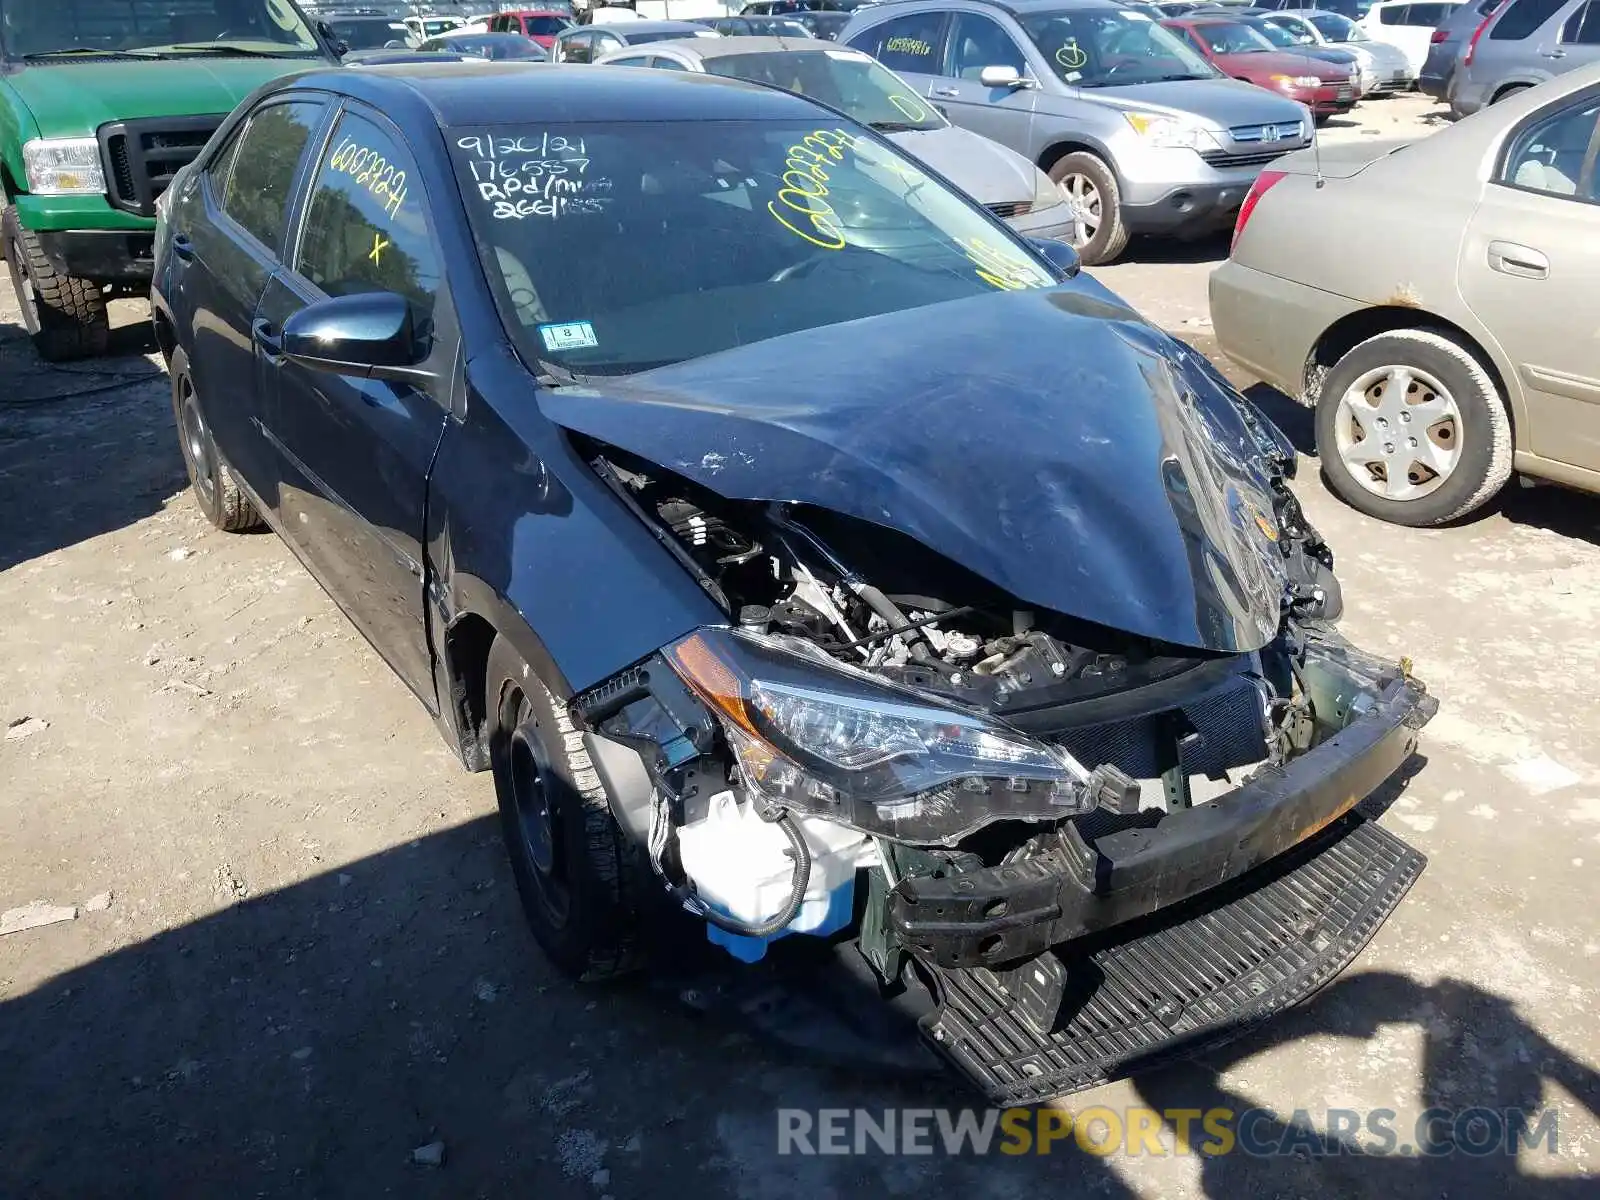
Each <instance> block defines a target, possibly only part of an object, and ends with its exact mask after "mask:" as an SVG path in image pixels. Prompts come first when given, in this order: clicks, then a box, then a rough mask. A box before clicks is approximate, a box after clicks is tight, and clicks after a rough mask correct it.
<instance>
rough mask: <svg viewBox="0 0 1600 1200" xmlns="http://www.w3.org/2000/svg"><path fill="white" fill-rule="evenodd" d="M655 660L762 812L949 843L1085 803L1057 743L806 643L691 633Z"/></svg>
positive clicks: (1084, 779)
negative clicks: (713, 733)
mask: <svg viewBox="0 0 1600 1200" xmlns="http://www.w3.org/2000/svg"><path fill="white" fill-rule="evenodd" d="M665 655H666V659H667V661H668V662H669V663H671V664H672V667H673V669H674V670H675V671H676V672H677V673H678V675H679V676H681V677H682V678H683V680H684V682H685V683H687V684H688V685H689V687H690V688H691V689H692V690H693V691H694V692H695V693H696V694H697V695H699V697H700V698H701V699H702V700H704V701H705V702H706V704H707V705H708V706H709V707H710V708H711V710H712V711H713V712H714V713H715V714H716V715H717V718H718V720H719V721H720V723H721V725H722V730H723V733H724V735H725V736H726V738H727V741H728V745H729V747H730V748H731V749H732V751H733V754H734V756H735V758H736V759H737V761H738V765H739V770H740V774H741V776H742V777H743V780H744V783H745V786H746V787H747V788H749V790H750V791H751V793H752V794H753V796H754V797H755V798H756V799H757V800H758V801H760V802H762V803H763V804H764V805H765V806H766V807H769V808H787V809H791V810H793V811H796V812H800V813H804V814H808V815H813V816H819V817H825V818H828V819H830V820H835V821H839V822H841V823H842V824H846V825H850V826H852V827H854V828H856V829H860V830H862V831H864V832H867V833H876V834H882V835H884V836H886V837H892V838H904V839H906V840H911V841H926V842H953V841H956V840H957V839H959V838H961V837H963V836H965V835H966V834H968V833H970V832H971V831H973V830H974V829H977V828H978V827H980V826H982V825H986V824H988V823H989V822H991V821H995V820H1000V819H1012V820H1043V821H1055V820H1060V819H1061V818H1062V817H1067V816H1072V815H1074V814H1077V813H1081V812H1086V811H1088V810H1089V809H1090V808H1092V807H1094V805H1095V799H1094V796H1093V794H1092V791H1093V790H1092V788H1091V787H1090V786H1089V774H1088V772H1086V771H1085V770H1084V769H1083V767H1082V766H1080V765H1079V764H1078V762H1077V761H1076V760H1075V759H1073V757H1072V756H1071V755H1070V754H1068V753H1067V752H1066V751H1065V750H1063V749H1061V748H1060V747H1058V746H1052V745H1049V744H1048V743H1045V742H1042V741H1039V740H1038V739H1037V738H1032V737H1029V736H1028V735H1027V734H1024V733H1020V732H1018V731H1017V730H1015V729H1011V728H1010V727H1008V726H1006V725H1004V724H1001V723H1000V722H998V721H996V720H994V719H993V718H991V717H988V716H986V715H984V714H983V713H980V712H975V711H972V710H969V709H963V708H957V707H954V706H951V705H948V704H945V703H943V702H941V701H937V700H931V699H929V698H928V697H925V696H923V695H921V694H919V693H917V692H914V691H910V690H907V689H903V688H898V687H895V686H893V685H891V684H888V683H885V682H883V681H882V680H879V679H877V678H875V677H874V676H872V675H869V674H867V673H866V672H864V671H858V670H854V669H852V668H850V667H847V666H844V665H842V664H839V663H836V662H835V661H833V660H832V659H830V658H827V657H826V656H825V655H823V654H821V652H820V651H815V650H814V648H812V647H810V646H809V645H808V644H807V643H804V642H801V641H797V640H795V639H785V638H774V637H765V636H761V635H756V634H750V633H745V632H742V631H734V630H727V629H702V630H699V631H698V632H696V633H693V634H690V635H689V636H688V637H686V638H684V639H683V640H681V641H679V642H676V643H674V644H673V645H672V646H670V647H668V648H667V650H666V651H665Z"/></svg>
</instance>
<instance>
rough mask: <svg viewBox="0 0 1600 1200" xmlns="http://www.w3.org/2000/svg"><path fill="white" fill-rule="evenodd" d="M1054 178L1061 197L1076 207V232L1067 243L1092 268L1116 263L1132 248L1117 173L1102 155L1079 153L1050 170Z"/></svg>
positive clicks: (1062, 159) (1056, 164)
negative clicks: (1116, 260) (1070, 244)
mask: <svg viewBox="0 0 1600 1200" xmlns="http://www.w3.org/2000/svg"><path fill="white" fill-rule="evenodd" d="M1050 178H1051V179H1052V180H1053V181H1054V182H1055V185H1056V187H1057V189H1058V190H1059V191H1060V192H1061V198H1062V199H1063V200H1065V201H1066V202H1067V203H1068V204H1071V205H1073V206H1074V210H1075V211H1074V216H1075V217H1076V218H1077V219H1075V221H1074V233H1073V235H1071V236H1069V237H1068V239H1067V240H1068V241H1069V242H1071V243H1072V246H1073V248H1074V249H1076V250H1077V252H1078V258H1079V260H1080V261H1081V262H1082V263H1083V264H1084V265H1085V266H1088V267H1094V266H1100V265H1102V264H1104V263H1108V262H1112V261H1114V260H1115V259H1116V257H1117V256H1118V255H1119V254H1121V253H1122V252H1123V251H1124V250H1125V249H1127V247H1128V225H1127V222H1126V221H1125V220H1124V219H1123V216H1122V190H1121V189H1120V188H1119V187H1118V186H1117V176H1116V172H1114V171H1113V170H1112V169H1111V168H1110V167H1109V166H1107V165H1106V163H1105V160H1104V159H1102V158H1100V157H1099V155H1096V154H1091V153H1089V152H1088V151H1087V150H1077V151H1074V152H1073V153H1071V154H1067V155H1063V156H1062V157H1061V159H1059V160H1058V161H1057V162H1056V163H1055V165H1053V166H1052V167H1051V168H1050ZM1079 209H1081V210H1082V212H1081V214H1080V213H1079V212H1078V211H1077V210H1079ZM1091 222H1092V227H1091ZM1080 231H1081V232H1080ZM1080 238H1081V239H1082V240H1080Z"/></svg>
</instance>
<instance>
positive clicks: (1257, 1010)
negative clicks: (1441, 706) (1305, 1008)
mask: <svg viewBox="0 0 1600 1200" xmlns="http://www.w3.org/2000/svg"><path fill="white" fill-rule="evenodd" d="M1426 862H1427V860H1426V859H1425V858H1424V856H1423V855H1422V854H1421V853H1419V852H1418V851H1416V850H1413V849H1412V848H1411V847H1410V846H1407V845H1406V844H1405V843H1404V842H1402V841H1401V840H1400V839H1399V838H1397V837H1395V836H1394V835H1393V834H1391V833H1389V832H1388V831H1387V830H1384V829H1382V828H1381V827H1379V826H1378V825H1375V824H1372V823H1371V822H1368V821H1365V820H1360V819H1355V820H1352V821H1351V822H1350V823H1349V824H1341V825H1340V826H1337V827H1335V828H1333V829H1330V830H1328V831H1326V832H1325V833H1324V834H1321V835H1319V836H1318V837H1316V838H1315V839H1312V841H1310V842H1308V843H1306V844H1305V845H1303V846H1301V847H1299V848H1298V849H1297V850H1295V851H1294V852H1292V853H1290V854H1287V855H1284V856H1283V857H1281V858H1280V859H1277V860H1275V861H1274V862H1272V863H1270V864H1268V865H1267V866H1266V867H1264V868H1261V869H1260V870H1258V871H1256V872H1252V873H1251V874H1250V875H1249V876H1246V877H1245V878H1242V879H1240V880H1238V881H1236V883H1235V884H1233V885H1231V886H1229V887H1227V888H1223V889H1218V890H1217V891H1216V892H1212V893H1208V894H1207V895H1205V896H1202V897H1200V898H1199V899H1197V900H1195V901H1191V902H1189V903H1187V904H1184V905H1181V906H1178V907H1175V908H1173V909H1170V910H1166V911H1164V912H1162V913H1161V914H1158V915H1157V916H1156V917H1152V918H1149V919H1148V920H1145V921H1141V922H1137V923H1135V924H1131V925H1128V926H1126V927H1123V928H1121V929H1118V930H1115V931H1113V933H1114V934H1126V937H1125V938H1123V939H1121V940H1117V941H1115V942H1111V943H1109V944H1104V945H1102V946H1100V948H1098V949H1093V950H1089V951H1087V952H1086V953H1081V954H1077V955H1073V956H1067V955H1063V958H1064V960H1065V963H1066V971H1067V985H1066V995H1065V999H1064V1000H1063V1003H1062V1007H1061V1011H1060V1012H1059V1013H1058V1014H1057V1016H1056V1020H1055V1022H1054V1025H1053V1028H1052V1029H1051V1031H1050V1032H1048V1033H1040V1032H1039V1031H1038V1030H1037V1028H1035V1027H1034V1026H1033V1025H1031V1024H1030V1023H1029V1022H1028V1021H1027V1020H1025V1019H1023V1016H1022V1014H1021V1013H1018V1012H1016V1011H1014V1010H1013V1001H1012V1000H1011V999H1010V998H1009V997H1007V996H1006V995H1005V994H1004V993H1003V992H1001V991H1000V990H999V989H998V988H997V987H996V982H997V977H996V976H995V975H993V974H991V973H990V972H988V971H985V970H948V969H945V968H941V967H925V969H926V970H927V971H928V972H929V974H930V975H931V978H932V981H933V984H934V987H935V989H936V991H937V993H938V999H939V1004H938V1007H937V1008H936V1009H935V1010H934V1011H933V1012H931V1013H929V1014H928V1015H927V1016H925V1017H924V1018H922V1020H921V1022H920V1025H921V1030H922V1033H923V1036H924V1037H925V1038H926V1039H927V1040H928V1041H929V1043H930V1044H931V1045H932V1047H933V1049H934V1050H935V1051H936V1052H938V1053H939V1054H940V1055H942V1056H943V1057H944V1058H945V1059H946V1060H947V1061H948V1062H949V1063H951V1064H952V1065H953V1066H954V1067H955V1068H956V1070H957V1071H958V1072H959V1073H960V1074H961V1075H962V1076H964V1077H965V1078H966V1079H967V1080H968V1081H969V1082H970V1083H971V1084H973V1085H974V1086H975V1087H977V1088H978V1089H979V1090H981V1091H982V1092H983V1093H984V1094H985V1095H986V1096H987V1097H988V1099H989V1101H990V1103H992V1104H995V1105H997V1106H1011V1105H1023V1104H1038V1103H1042V1102H1044V1101H1046V1100H1051V1099H1054V1098H1056V1097H1058V1096H1064V1095H1068V1094H1070V1093H1072V1092H1077V1091H1082V1090H1083V1089H1085V1088H1089V1087H1094V1086H1096V1085H1097V1084H1101V1083H1105V1082H1108V1081H1110V1080H1112V1079H1120V1078H1123V1077H1125V1076H1128V1075H1132V1074H1135V1073H1138V1072H1142V1071H1148V1070H1152V1069H1155V1068H1157V1067H1160V1066H1165V1065H1167V1064H1169V1063H1171V1062H1174V1061H1176V1060H1181V1059H1183V1058H1187V1057H1190V1056H1192V1055H1194V1054H1197V1053H1199V1052H1201V1051H1203V1050H1206V1049H1208V1048H1210V1047H1212V1046H1216V1045H1220V1044H1222V1043H1223V1042H1226V1041H1229V1040H1231V1039H1232V1038H1234V1037H1237V1036H1239V1035H1240V1034H1242V1033H1245V1032H1247V1031H1248V1030H1249V1029H1250V1028H1251V1026H1253V1025H1255V1024H1258V1023H1259V1022H1261V1021H1263V1020H1265V1019H1266V1018H1268V1017H1270V1016H1272V1015H1273V1014H1274V1013H1277V1012H1279V1011H1281V1010H1283V1009H1286V1008H1289V1007H1290V1006H1292V1005H1294V1004H1297V1003H1299V1002H1300V1001H1302V1000H1304V999H1306V998H1307V997H1308V996H1310V995H1311V994H1312V993H1314V992H1316V991H1317V990H1318V989H1319V988H1321V987H1323V986H1324V985H1325V984H1327V983H1328V982H1330V981H1331V980H1332V979H1333V978H1334V977H1335V976H1336V975H1338V974H1339V972H1341V971H1342V970H1344V969H1345V967H1347V966H1349V965H1350V963H1351V962H1352V961H1353V960H1354V959H1355V957H1356V955H1357V954H1359V953H1360V952H1361V950H1362V948H1363V947H1365V946H1366V945H1367V943H1368V942H1370V941H1371V940H1372V937H1373V935H1374V934H1376V933H1377V931H1378V928H1379V927H1380V926H1381V925H1382V924H1383V922H1384V921H1385V920H1386V919H1387V918H1388V916H1389V914H1390V913H1391V912H1393V911H1394V909H1395V906H1396V905H1398V904H1399V903H1400V900H1401V899H1402V898H1403V897H1404V896H1405V894H1406V892H1407V891H1409V890H1410V888H1411V885H1412V884H1413V883H1415V882H1416V879H1417V877H1418V876H1419V875H1420V874H1421V873H1422V869H1423V867H1424V866H1425V865H1426Z"/></svg>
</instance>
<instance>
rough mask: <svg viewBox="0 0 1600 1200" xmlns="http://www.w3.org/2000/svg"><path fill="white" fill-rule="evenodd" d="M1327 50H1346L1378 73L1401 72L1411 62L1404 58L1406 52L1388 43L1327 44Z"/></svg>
mask: <svg viewBox="0 0 1600 1200" xmlns="http://www.w3.org/2000/svg"><path fill="white" fill-rule="evenodd" d="M1328 48H1329V49H1330V50H1348V51H1349V52H1350V53H1351V54H1356V55H1360V56H1362V57H1364V58H1365V59H1367V61H1369V62H1370V63H1371V64H1372V65H1373V67H1374V68H1375V69H1376V70H1379V71H1403V70H1405V69H1407V68H1408V67H1410V66H1411V60H1410V59H1409V58H1407V57H1406V52H1405V51H1404V50H1402V49H1400V47H1399V46H1391V45H1390V44H1389V43H1388V42H1377V41H1373V42H1329V43H1328Z"/></svg>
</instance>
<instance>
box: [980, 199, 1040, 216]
mask: <svg viewBox="0 0 1600 1200" xmlns="http://www.w3.org/2000/svg"><path fill="white" fill-rule="evenodd" d="M984 207H985V208H987V209H988V210H989V211H990V212H992V213H993V214H994V215H995V216H997V217H1002V218H1003V217H1020V216H1022V215H1023V214H1024V213H1030V212H1032V211H1033V201H1032V200H1021V201H1018V202H1017V203H1015V204H985V205H984Z"/></svg>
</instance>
